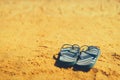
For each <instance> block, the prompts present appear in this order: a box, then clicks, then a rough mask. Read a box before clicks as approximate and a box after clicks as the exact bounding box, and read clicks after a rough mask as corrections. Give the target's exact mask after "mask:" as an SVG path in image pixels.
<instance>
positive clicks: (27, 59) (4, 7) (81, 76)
mask: <svg viewBox="0 0 120 80" xmlns="http://www.w3.org/2000/svg"><path fill="white" fill-rule="evenodd" d="M65 43H69V44H74V43H76V44H79V45H80V46H81V45H85V44H86V45H95V46H99V47H100V48H101V56H100V57H99V60H98V61H97V63H96V65H95V66H94V68H93V69H91V70H90V71H89V72H83V71H73V70H72V68H69V69H64V68H59V67H56V66H54V63H55V60H54V59H53V55H54V54H57V53H58V52H59V50H60V47H61V46H62V45H63V44H65ZM0 80H120V0H0Z"/></svg>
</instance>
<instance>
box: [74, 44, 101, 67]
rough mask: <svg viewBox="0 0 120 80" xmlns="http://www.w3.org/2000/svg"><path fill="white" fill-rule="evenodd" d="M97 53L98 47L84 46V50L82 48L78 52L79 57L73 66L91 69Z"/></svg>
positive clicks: (98, 51) (97, 55) (98, 53)
mask: <svg viewBox="0 0 120 80" xmlns="http://www.w3.org/2000/svg"><path fill="white" fill-rule="evenodd" d="M83 47H85V46H83ZM81 48H82V47H81ZM99 55H100V49H99V48H98V47H95V46H86V50H82V51H81V52H80V55H79V58H78V60H77V62H76V64H75V66H77V67H79V68H84V69H91V68H92V67H93V66H94V65H95V63H96V61H97V59H98V57H99Z"/></svg>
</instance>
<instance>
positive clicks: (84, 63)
mask: <svg viewBox="0 0 120 80" xmlns="http://www.w3.org/2000/svg"><path fill="white" fill-rule="evenodd" d="M99 55H100V49H99V48H98V47H96V46H87V45H85V46H82V47H81V48H80V47H79V45H77V44H73V45H70V44H64V45H63V46H62V48H61V50H60V52H59V54H58V60H57V61H58V63H59V65H61V66H66V67H71V66H76V67H79V68H88V69H90V68H92V67H93V66H94V65H95V63H96V61H97V59H98V57H99Z"/></svg>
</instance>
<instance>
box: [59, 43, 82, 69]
mask: <svg viewBox="0 0 120 80" xmlns="http://www.w3.org/2000/svg"><path fill="white" fill-rule="evenodd" d="M79 52H80V47H79V45H77V44H73V45H70V44H64V45H63V46H62V47H61V50H60V52H59V55H58V63H59V65H61V66H65V67H71V66H73V65H74V64H76V61H77V59H78V56H79V55H80V54H79Z"/></svg>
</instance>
